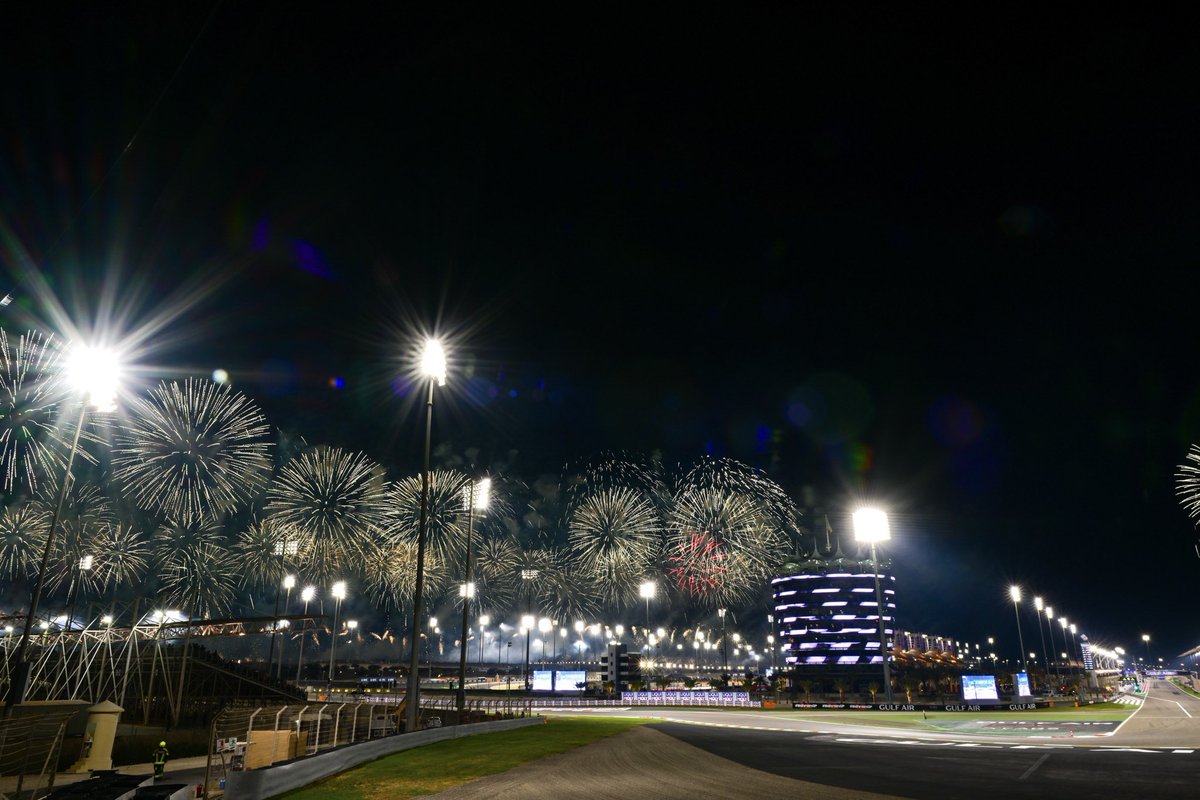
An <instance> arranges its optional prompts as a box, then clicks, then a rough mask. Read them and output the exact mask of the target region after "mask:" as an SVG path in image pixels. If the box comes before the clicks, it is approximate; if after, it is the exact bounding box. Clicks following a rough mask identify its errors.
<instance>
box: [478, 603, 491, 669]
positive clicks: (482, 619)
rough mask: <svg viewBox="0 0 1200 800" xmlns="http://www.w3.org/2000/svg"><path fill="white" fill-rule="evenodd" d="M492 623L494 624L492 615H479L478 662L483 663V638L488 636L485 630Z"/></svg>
mask: <svg viewBox="0 0 1200 800" xmlns="http://www.w3.org/2000/svg"><path fill="white" fill-rule="evenodd" d="M491 624H492V618H491V617H490V616H488V615H487V614H480V615H479V661H478V663H480V664H482V663H483V640H484V639H485V638H486V637H485V636H484V631H485V629H486V628H487V626H488V625H491Z"/></svg>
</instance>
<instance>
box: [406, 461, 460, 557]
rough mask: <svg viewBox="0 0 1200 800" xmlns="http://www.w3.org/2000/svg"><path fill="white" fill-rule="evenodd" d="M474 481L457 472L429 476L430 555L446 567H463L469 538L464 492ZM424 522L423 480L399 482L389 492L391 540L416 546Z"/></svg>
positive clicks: (427, 533)
mask: <svg viewBox="0 0 1200 800" xmlns="http://www.w3.org/2000/svg"><path fill="white" fill-rule="evenodd" d="M469 484H470V479H469V478H468V477H467V476H466V475H464V474H463V473H461V472H457V471H454V470H434V471H433V472H431V473H429V497H428V502H427V503H426V517H425V547H426V548H427V549H426V554H427V555H428V556H431V557H433V558H436V559H437V560H438V561H440V562H441V563H443V564H447V565H461V564H462V563H463V545H464V544H465V542H466V534H467V507H466V505H465V504H464V503H463V490H464V489H465V488H466V487H467V486H468V485H469ZM420 521H421V477H420V476H419V475H418V476H414V477H409V478H404V479H403V480H399V481H396V483H394V484H392V487H391V488H390V489H389V491H388V505H387V529H388V536H389V538H391V539H402V540H404V541H409V542H416V541H417V537H418V534H419V532H420Z"/></svg>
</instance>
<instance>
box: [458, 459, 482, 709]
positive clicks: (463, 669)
mask: <svg viewBox="0 0 1200 800" xmlns="http://www.w3.org/2000/svg"><path fill="white" fill-rule="evenodd" d="M467 492H468V495H467V497H468V500H467V555H466V559H465V560H464V562H463V565H464V566H463V608H462V633H461V634H460V636H461V638H462V643H461V646H460V647H459V648H458V724H459V725H461V724H462V716H463V712H464V711H465V710H466V708H467V625H468V624H469V622H470V611H471V528H472V527H473V526H474V524H475V482H474V481H473V480H472V481H471V483H470V485H469V488H468V489H467ZM479 637H480V639H481V640H482V638H483V631H480V632H479Z"/></svg>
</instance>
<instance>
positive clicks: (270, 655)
mask: <svg viewBox="0 0 1200 800" xmlns="http://www.w3.org/2000/svg"><path fill="white" fill-rule="evenodd" d="M277 552H281V553H283V552H287V546H286V543H285V544H284V545H283V546H277ZM295 585H296V577H295V576H294V575H288V576H286V577H284V579H283V588H284V590H285V591H286V592H287V594H288V596H289V597H290V596H291V592H292V587H293V586H295ZM283 613H285V614H286V613H287V605H286V604H285V605H284V612H283ZM278 633H279V590H278V589H276V590H275V617H274V619H273V620H272V622H271V647H270V649H269V650H268V651H267V675H268V676H270V674H271V668H272V666H273V665H274V663H275V636H276V634H278ZM279 669H280V671H282V670H283V646H282V644H281V645H280V648H279Z"/></svg>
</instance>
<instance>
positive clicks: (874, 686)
mask: <svg viewBox="0 0 1200 800" xmlns="http://www.w3.org/2000/svg"><path fill="white" fill-rule="evenodd" d="M867 691H868V692H870V693H871V702H872V703H874V702H875V695H876V694H878V693H879V684H878V683H876V682H875V681H871V682H870V683H868V684H867Z"/></svg>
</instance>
